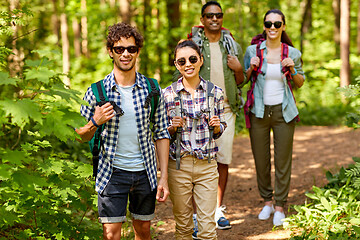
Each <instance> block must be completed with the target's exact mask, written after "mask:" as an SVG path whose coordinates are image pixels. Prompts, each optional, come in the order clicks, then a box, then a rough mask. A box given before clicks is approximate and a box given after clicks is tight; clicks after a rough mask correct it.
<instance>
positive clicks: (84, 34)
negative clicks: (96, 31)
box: [81, 0, 90, 58]
mask: <svg viewBox="0 0 360 240" xmlns="http://www.w3.org/2000/svg"><path fill="white" fill-rule="evenodd" d="M81 11H82V12H83V16H82V17H81V38H82V41H81V50H82V53H83V55H84V56H85V57H87V58H89V57H90V51H89V48H88V24H87V22H88V20H87V5H86V0H81Z"/></svg>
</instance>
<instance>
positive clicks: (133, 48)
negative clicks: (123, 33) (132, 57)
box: [112, 46, 139, 54]
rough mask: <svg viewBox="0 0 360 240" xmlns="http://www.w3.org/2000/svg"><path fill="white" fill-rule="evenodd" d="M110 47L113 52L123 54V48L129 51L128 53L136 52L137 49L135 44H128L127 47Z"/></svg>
mask: <svg viewBox="0 0 360 240" xmlns="http://www.w3.org/2000/svg"><path fill="white" fill-rule="evenodd" d="M112 49H113V50H114V52H116V53H117V54H123V53H124V52H125V49H126V50H127V51H128V52H129V53H136V52H137V51H139V48H138V47H137V46H129V47H122V46H119V47H112Z"/></svg>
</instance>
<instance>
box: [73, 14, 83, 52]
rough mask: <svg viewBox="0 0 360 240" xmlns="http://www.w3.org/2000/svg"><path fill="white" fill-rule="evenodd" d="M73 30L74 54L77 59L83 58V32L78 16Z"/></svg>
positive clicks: (74, 20)
mask: <svg viewBox="0 0 360 240" xmlns="http://www.w3.org/2000/svg"><path fill="white" fill-rule="evenodd" d="M72 29H73V31H74V54H75V57H80V56H81V32H80V24H79V21H78V20H77V18H76V16H75V17H74V19H73V21H72Z"/></svg>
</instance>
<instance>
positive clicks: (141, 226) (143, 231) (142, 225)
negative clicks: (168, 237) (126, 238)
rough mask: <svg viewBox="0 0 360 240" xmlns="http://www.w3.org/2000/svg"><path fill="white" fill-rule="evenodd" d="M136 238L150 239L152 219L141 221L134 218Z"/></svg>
mask: <svg viewBox="0 0 360 240" xmlns="http://www.w3.org/2000/svg"><path fill="white" fill-rule="evenodd" d="M133 227H134V232H135V240H150V239H151V234H150V221H140V220H134V219H133Z"/></svg>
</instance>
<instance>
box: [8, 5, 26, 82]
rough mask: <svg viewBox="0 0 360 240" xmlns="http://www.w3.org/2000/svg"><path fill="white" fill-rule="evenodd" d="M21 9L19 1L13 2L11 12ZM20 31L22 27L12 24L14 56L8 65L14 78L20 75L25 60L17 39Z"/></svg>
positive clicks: (10, 6)
mask: <svg viewBox="0 0 360 240" xmlns="http://www.w3.org/2000/svg"><path fill="white" fill-rule="evenodd" d="M18 7H19V1H18V0H11V1H10V4H9V11H10V12H13V11H14V10H16V9H17V8H18ZM19 30H20V26H19V25H18V24H17V23H16V22H12V31H13V34H12V36H11V38H12V40H11V52H12V54H10V55H9V57H8V63H9V72H10V76H12V77H14V76H16V75H17V74H18V73H20V72H21V69H22V66H23V64H24V63H23V60H24V52H23V51H22V48H19V47H18V46H17V39H18V36H19Z"/></svg>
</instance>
